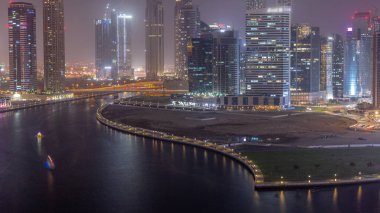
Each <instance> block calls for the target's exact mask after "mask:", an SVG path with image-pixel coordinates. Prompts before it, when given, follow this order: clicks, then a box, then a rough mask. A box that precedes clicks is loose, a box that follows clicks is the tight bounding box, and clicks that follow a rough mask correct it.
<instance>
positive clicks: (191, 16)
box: [175, 0, 201, 79]
mask: <svg viewBox="0 0 380 213" xmlns="http://www.w3.org/2000/svg"><path fill="white" fill-rule="evenodd" d="M200 22H201V21H200V13H199V9H198V7H197V6H194V5H193V4H192V0H177V1H176V5H175V73H176V75H177V77H178V78H180V79H187V77H188V67H187V61H186V60H187V55H186V54H187V45H188V42H189V41H190V39H191V38H200V33H201V32H200Z"/></svg>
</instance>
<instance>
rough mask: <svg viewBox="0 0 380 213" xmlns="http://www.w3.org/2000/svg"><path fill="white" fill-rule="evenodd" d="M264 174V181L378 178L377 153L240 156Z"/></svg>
mask: <svg viewBox="0 0 380 213" xmlns="http://www.w3.org/2000/svg"><path fill="white" fill-rule="evenodd" d="M244 154H245V155H247V156H248V157H249V158H250V159H251V160H253V161H254V162H255V163H256V164H257V165H259V167H260V169H261V170H262V172H263V174H264V178H265V181H279V180H280V179H281V176H283V177H284V179H285V180H288V181H297V180H298V181H299V180H307V179H308V175H311V177H312V178H311V179H312V180H329V179H333V177H334V174H335V173H336V174H337V175H338V178H339V179H350V178H353V177H355V176H357V175H358V173H359V172H361V173H362V175H371V174H380V149H379V148H362V149H333V150H331V149H329V150H327V149H326V150H325V149H316V150H303V149H296V150H286V151H260V152H259V151H257V152H256V151H255V152H248V153H244Z"/></svg>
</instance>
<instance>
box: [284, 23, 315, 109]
mask: <svg viewBox="0 0 380 213" xmlns="http://www.w3.org/2000/svg"><path fill="white" fill-rule="evenodd" d="M291 53H292V55H291V68H290V70H291V90H292V103H293V104H316V103H317V102H318V101H319V99H320V95H319V92H320V77H321V62H320V59H321V36H320V33H319V28H318V27H312V26H310V25H307V24H300V25H294V26H293V27H292V36H291Z"/></svg>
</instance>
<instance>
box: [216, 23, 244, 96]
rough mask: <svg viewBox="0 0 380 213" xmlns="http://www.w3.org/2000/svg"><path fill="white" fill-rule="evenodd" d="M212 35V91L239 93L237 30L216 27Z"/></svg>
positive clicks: (225, 93) (229, 93)
mask: <svg viewBox="0 0 380 213" xmlns="http://www.w3.org/2000/svg"><path fill="white" fill-rule="evenodd" d="M212 37H213V51H212V52H213V74H214V75H213V76H214V80H213V87H214V89H213V90H214V93H217V94H224V95H239V94H240V39H239V35H238V32H237V31H234V30H232V29H228V28H227V29H217V30H215V31H214V32H213V33H212Z"/></svg>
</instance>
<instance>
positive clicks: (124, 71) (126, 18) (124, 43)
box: [117, 14, 133, 78]
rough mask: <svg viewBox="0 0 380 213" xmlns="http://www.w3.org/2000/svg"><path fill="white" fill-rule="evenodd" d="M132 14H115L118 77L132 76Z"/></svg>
mask: <svg viewBox="0 0 380 213" xmlns="http://www.w3.org/2000/svg"><path fill="white" fill-rule="evenodd" d="M131 24H132V16H130V15H127V14H118V15H117V67H118V68H117V69H118V77H119V78H120V77H127V78H132V77H133V71H132V27H131Z"/></svg>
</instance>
